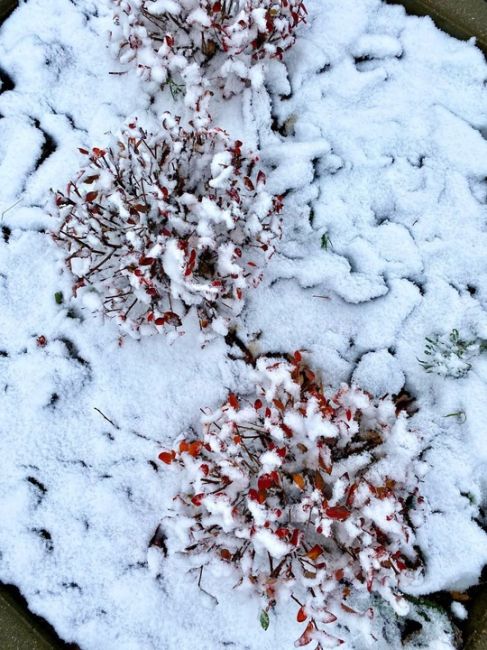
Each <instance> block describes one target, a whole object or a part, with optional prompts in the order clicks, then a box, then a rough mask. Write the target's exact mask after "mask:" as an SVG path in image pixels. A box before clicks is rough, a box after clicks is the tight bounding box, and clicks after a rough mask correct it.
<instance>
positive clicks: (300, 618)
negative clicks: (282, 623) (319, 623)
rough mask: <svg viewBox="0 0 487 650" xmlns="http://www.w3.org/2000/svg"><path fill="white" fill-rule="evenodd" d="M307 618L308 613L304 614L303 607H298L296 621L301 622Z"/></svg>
mask: <svg viewBox="0 0 487 650" xmlns="http://www.w3.org/2000/svg"><path fill="white" fill-rule="evenodd" d="M307 618H308V615H307V614H306V612H305V609H304V607H300V608H299V609H298V613H297V615H296V620H297V622H298V623H303V622H304V621H305V620H306V619H307Z"/></svg>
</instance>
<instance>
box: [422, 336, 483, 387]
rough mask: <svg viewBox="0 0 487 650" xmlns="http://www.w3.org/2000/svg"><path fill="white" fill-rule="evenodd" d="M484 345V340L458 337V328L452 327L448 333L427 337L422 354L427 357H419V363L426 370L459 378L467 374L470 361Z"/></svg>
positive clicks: (470, 365)
mask: <svg viewBox="0 0 487 650" xmlns="http://www.w3.org/2000/svg"><path fill="white" fill-rule="evenodd" d="M486 347H487V346H486V342H485V341H482V340H481V339H478V338H475V339H472V340H470V341H469V340H466V339H463V338H460V334H459V332H458V330H457V329H453V330H452V331H451V332H450V334H436V335H435V336H432V337H427V338H426V346H425V349H424V354H425V355H426V356H427V357H428V358H427V359H420V360H419V363H420V364H421V365H422V366H423V368H424V369H425V370H426V372H433V373H435V374H437V375H440V376H442V377H452V378H454V379H459V378H461V377H465V376H466V375H467V373H468V371H469V370H470V368H471V367H472V364H471V363H470V361H471V360H472V359H473V358H474V357H476V356H477V355H478V354H480V352H482V351H483V350H485V349H486Z"/></svg>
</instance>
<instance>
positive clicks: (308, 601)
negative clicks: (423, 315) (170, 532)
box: [159, 352, 423, 648]
mask: <svg viewBox="0 0 487 650" xmlns="http://www.w3.org/2000/svg"><path fill="white" fill-rule="evenodd" d="M254 382H255V392H254V394H252V395H250V396H245V397H244V396H237V395H235V394H230V395H229V396H228V399H227V401H226V402H225V403H224V404H223V405H222V406H221V407H220V408H217V409H216V410H215V411H207V412H205V414H204V416H203V418H202V432H201V435H199V436H195V435H191V436H188V437H187V438H184V439H182V440H180V441H179V443H178V444H177V446H176V448H175V449H173V450H167V451H163V452H161V454H160V455H159V458H160V460H161V461H162V462H164V463H166V464H168V465H172V466H173V467H177V468H178V469H179V470H180V472H181V480H182V488H181V491H180V492H179V493H178V495H177V496H176V498H175V501H174V503H175V504H176V513H177V515H178V516H176V517H174V518H172V519H171V518H169V521H170V522H173V523H169V524H167V525H168V526H171V525H174V526H176V527H178V526H179V529H178V535H181V534H182V533H181V526H182V523H181V522H182V521H184V522H185V523H184V535H185V540H186V541H185V544H186V545H185V546H184V552H185V553H188V554H191V555H193V556H196V561H197V562H201V565H202V566H203V565H206V564H208V563H209V562H224V563H227V564H228V565H229V566H231V567H233V569H234V574H235V579H236V582H237V584H238V585H239V586H240V588H246V589H247V590H249V591H250V592H252V593H256V594H258V596H259V597H260V598H261V599H262V607H263V610H262V615H261V623H262V625H263V627H267V626H268V624H269V617H268V611H269V609H270V608H273V607H274V606H275V605H276V604H277V603H278V602H279V601H280V600H286V599H288V598H289V597H291V598H293V599H294V600H295V601H296V603H297V605H298V611H297V620H298V621H299V622H301V623H303V624H305V628H304V631H303V633H302V635H301V637H300V638H299V639H298V640H297V641H296V646H304V645H307V644H308V643H310V642H311V641H315V643H316V644H317V645H316V647H317V648H325V647H326V648H327V647H334V646H335V645H340V644H341V643H342V642H343V641H344V639H343V636H344V635H346V633H347V630H350V629H353V628H354V627H355V628H357V627H360V629H361V631H362V632H364V630H365V631H366V633H367V634H369V635H371V636H372V638H373V631H372V630H373V624H372V620H371V619H372V618H373V617H374V610H373V608H371V607H370V603H371V599H370V596H375V597H379V598H382V599H383V600H385V601H387V603H389V605H390V606H391V607H392V608H393V609H394V610H395V612H397V613H398V614H406V613H407V611H408V604H407V601H406V599H405V598H404V597H403V595H402V593H401V590H402V588H403V586H405V585H407V584H408V582H409V581H411V580H412V579H413V578H414V577H415V576H416V575H417V573H418V572H419V571H420V570H421V559H420V557H419V554H418V552H417V548H416V546H415V536H414V525H413V521H414V520H415V518H419V516H420V514H419V511H420V509H421V505H420V504H421V503H422V501H423V499H422V497H421V496H419V493H418V476H417V474H418V473H420V469H421V466H420V465H419V464H418V465H416V463H415V458H416V455H417V454H418V453H419V451H420V441H419V438H418V434H417V432H415V431H413V430H411V429H409V428H408V422H407V416H406V414H405V413H404V412H402V413H396V409H395V405H394V403H393V402H392V400H391V399H389V398H382V399H373V398H372V397H371V396H370V395H369V394H367V393H365V392H364V391H362V390H360V389H359V388H356V387H350V386H347V385H345V384H344V385H342V386H341V388H340V389H339V390H338V391H336V392H332V393H331V394H329V393H328V392H327V391H326V390H325V388H324V386H323V384H322V382H321V381H320V380H319V379H318V378H317V376H316V375H315V373H314V372H312V370H310V368H309V367H308V366H307V365H306V364H305V363H303V361H302V358H301V354H300V353H299V352H297V353H295V355H294V356H293V357H292V358H288V359H269V358H260V359H258V361H257V367H256V371H255V375H254ZM416 470H417V471H416ZM180 515H184V517H181V516H180ZM188 522H189V523H188ZM166 523H167V522H166ZM364 597H365V601H366V602H368V606H366V607H365V608H363V603H364Z"/></svg>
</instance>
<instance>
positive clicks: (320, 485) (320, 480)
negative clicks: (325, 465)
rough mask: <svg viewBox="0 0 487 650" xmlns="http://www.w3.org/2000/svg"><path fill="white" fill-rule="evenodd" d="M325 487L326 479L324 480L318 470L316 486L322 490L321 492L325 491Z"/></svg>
mask: <svg viewBox="0 0 487 650" xmlns="http://www.w3.org/2000/svg"><path fill="white" fill-rule="evenodd" d="M325 487H326V486H325V481H324V480H323V477H322V476H321V474H320V473H319V472H318V471H316V472H315V488H316V489H317V490H320V492H324V490H325Z"/></svg>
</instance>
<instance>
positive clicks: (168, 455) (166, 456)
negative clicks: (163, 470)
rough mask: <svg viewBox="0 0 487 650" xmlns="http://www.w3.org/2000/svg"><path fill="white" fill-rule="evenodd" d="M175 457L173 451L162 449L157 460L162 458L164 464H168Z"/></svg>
mask: <svg viewBox="0 0 487 650" xmlns="http://www.w3.org/2000/svg"><path fill="white" fill-rule="evenodd" d="M175 458H176V454H175V452H174V451H163V452H161V453H160V454H159V460H162V462H163V463H166V465H170V464H171V463H172V461H173V460H174V459H175Z"/></svg>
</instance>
